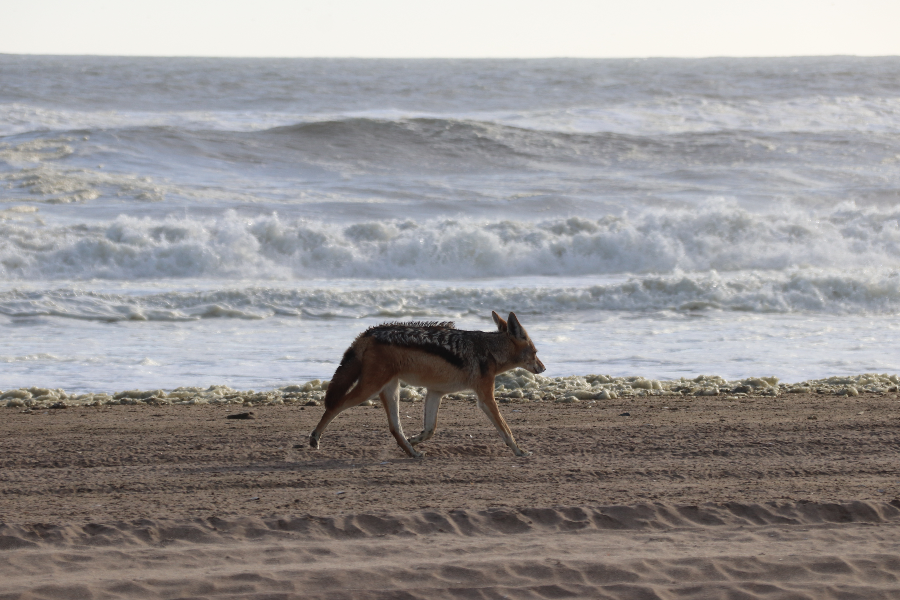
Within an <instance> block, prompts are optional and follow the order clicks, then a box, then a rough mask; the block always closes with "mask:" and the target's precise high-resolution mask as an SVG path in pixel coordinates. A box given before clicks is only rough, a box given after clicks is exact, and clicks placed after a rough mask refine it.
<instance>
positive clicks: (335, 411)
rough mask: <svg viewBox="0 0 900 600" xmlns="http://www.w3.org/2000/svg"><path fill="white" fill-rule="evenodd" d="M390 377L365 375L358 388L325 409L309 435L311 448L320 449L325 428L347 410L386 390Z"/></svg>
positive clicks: (361, 378) (377, 374) (358, 382)
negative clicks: (320, 441)
mask: <svg viewBox="0 0 900 600" xmlns="http://www.w3.org/2000/svg"><path fill="white" fill-rule="evenodd" d="M388 381H389V379H388V376H385V375H383V374H381V373H377V372H376V373H375V374H371V373H368V374H367V373H363V375H362V376H361V377H360V379H359V381H357V383H356V386H355V387H354V388H353V389H352V390H350V391H349V392H347V394H346V395H345V396H344V397H343V398H340V399H339V400H337V402H335V404H334V405H333V406H331V407H328V406H326V407H325V413H324V414H323V415H322V418H321V419H319V424H318V425H316V428H315V429H313V431H312V433H311V434H309V445H310V447H311V448H318V447H319V439H321V437H322V434H323V433H324V432H325V428H326V427H328V424H329V423H331V421H332V420H333V419H334V418H335V417H336V416H338V415H339V414H341V413H342V412H344V411H345V410H347V409H348V408H352V407H354V406H358V405H360V404H362V403H363V402H365V401H366V400H368V399H369V398H371V397H372V396H374V395H375V394H377V393H378V392H379V391H381V389H383V388H384V386H385V384H386V383H388Z"/></svg>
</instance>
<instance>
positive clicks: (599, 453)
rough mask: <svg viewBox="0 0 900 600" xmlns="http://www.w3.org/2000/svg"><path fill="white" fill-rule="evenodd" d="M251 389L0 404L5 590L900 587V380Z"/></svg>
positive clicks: (685, 592)
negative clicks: (419, 395) (429, 396)
mask: <svg viewBox="0 0 900 600" xmlns="http://www.w3.org/2000/svg"><path fill="white" fill-rule="evenodd" d="M243 410H247V409H243V408H240V407H237V406H147V405H138V406H103V407H78V408H68V409H58V410H40V411H34V412H32V413H25V412H21V409H2V410H0V415H2V422H0V598H2V599H7V598H54V599H56V598H58V599H75V598H255V599H260V600H261V599H263V598H266V599H269V598H329V599H331V598H348V599H351V598H352V599H357V598H379V599H381V598H384V599H387V598H423V599H442V598H485V599H487V598H570V597H571V598H621V599H638V598H640V599H645V598H666V599H668V598H692V599H693V598H704V599H705V598H723V599H725V598H728V599H732V598H747V599H757V598H759V599H761V598H767V599H768V598H773V599H774V598H779V599H780V598H811V599H825V598H860V599H873V598H900V500H898V497H900V462H898V458H900V453H898V450H900V434H898V431H900V430H898V426H900V398H898V397H897V394H862V395H860V396H859V397H846V396H845V397H836V396H830V395H816V394H791V395H784V396H779V397H763V398H742V399H731V400H729V399H726V398H723V397H696V398H673V397H645V398H634V399H623V400H608V401H603V402H600V403H597V404H595V405H593V406H588V405H587V404H585V403H572V404H560V403H548V402H537V403H508V404H504V405H502V406H501V410H502V412H503V413H504V414H505V415H506V417H507V419H508V421H509V423H510V426H511V427H512V429H513V431H514V433H515V434H516V437H517V439H518V440H519V441H520V443H521V445H522V447H524V448H526V449H529V450H532V451H533V452H534V453H535V455H534V456H533V457H530V458H525V459H520V458H515V457H514V456H513V455H512V453H511V452H510V451H509V450H508V449H507V448H506V447H505V446H504V445H503V443H502V441H501V439H500V437H499V435H497V433H496V432H495V431H494V430H493V428H491V426H490V425H489V424H488V422H487V419H486V418H485V417H484V415H483V414H482V413H481V411H479V410H478V409H477V408H476V407H475V406H474V404H473V403H471V402H468V401H465V400H460V401H445V402H444V407H443V408H442V410H441V415H440V418H439V423H438V433H437V435H436V436H435V438H433V439H432V440H431V441H429V442H427V443H425V444H423V445H422V446H421V448H422V449H424V450H425V451H426V452H427V456H426V457H425V458H424V459H422V460H411V459H407V458H405V457H404V455H403V454H402V453H401V451H400V450H399V449H398V448H397V446H396V444H395V443H394V441H393V439H392V438H391V436H390V434H389V433H388V431H387V426H386V420H385V416H384V412H383V411H382V410H381V409H380V408H378V407H374V408H373V407H360V408H356V409H353V410H351V411H348V412H346V413H344V414H342V415H341V416H340V417H338V419H337V420H335V421H334V422H333V424H332V425H331V427H330V428H329V430H328V431H327V432H326V434H325V436H324V437H323V439H322V449H321V450H318V451H314V450H310V449H308V448H306V447H300V448H294V445H295V444H298V443H300V444H303V445H305V442H306V436H307V434H308V433H309V431H310V430H311V429H312V427H313V425H314V424H315V422H316V421H317V420H318V417H319V416H320V414H321V412H322V410H323V409H322V408H321V407H302V408H301V407H299V406H266V407H254V408H252V409H250V410H253V411H254V412H255V413H256V417H257V418H256V419H253V420H234V419H226V418H225V417H226V415H227V414H229V413H234V412H240V411H243ZM421 410H422V405H421V404H403V405H402V414H403V415H404V418H403V422H404V425H405V427H406V430H407V434H413V433H418V429H419V426H420V422H421ZM626 412H627V413H629V416H624V415H622V413H626ZM406 415H409V416H408V417H407V416H406Z"/></svg>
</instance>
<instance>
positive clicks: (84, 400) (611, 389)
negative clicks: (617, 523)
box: [0, 369, 900, 409]
mask: <svg viewBox="0 0 900 600" xmlns="http://www.w3.org/2000/svg"><path fill="white" fill-rule="evenodd" d="M328 384H329V382H328V381H322V380H319V379H313V380H311V381H307V382H305V383H303V384H300V385H297V384H292V385H287V386H283V387H280V388H276V389H273V390H265V391H256V390H235V389H233V388H231V387H229V386H227V385H211V386H209V387H206V388H204V387H179V388H176V389H174V390H162V389H157V390H126V391H119V392H96V393H86V394H69V393H67V392H66V391H65V390H63V389H59V388H56V389H53V388H45V387H23V388H16V389H11V390H6V391H0V405H2V404H5V406H6V407H8V408H24V409H45V408H50V409H52V408H68V407H70V406H104V405H116V404H150V405H164V404H183V405H197V404H242V405H247V406H253V405H283V404H298V403H302V404H306V405H309V406H318V405H320V404H321V402H322V400H323V399H324V397H325V391H326V390H327V389H328ZM897 391H900V376H898V375H896V374H895V375H889V374H887V373H883V374H877V373H866V374H861V375H849V376H840V377H838V376H836V377H829V378H825V379H813V380H808V381H801V382H798V383H780V382H779V380H778V378H777V377H747V378H744V379H737V380H732V381H728V380H726V379H724V378H722V377H719V376H715V375H700V376H698V377H694V378H692V379H688V378H684V377H682V378H680V379H673V380H659V379H647V378H645V377H641V376H630V377H617V376H613V375H586V376H577V375H573V376H569V377H544V376H541V375H534V374H532V373H529V372H528V371H526V370H524V369H515V370H513V371H510V372H508V373H503V374H501V375H499V376H498V377H497V378H496V380H495V387H494V393H495V396H496V397H497V398H498V399H499V400H500V401H501V402H512V401H515V402H542V401H555V402H564V403H575V402H595V401H598V400H611V399H617V398H620V397H622V398H627V397H644V396H673V397H690V396H720V395H721V396H726V397H731V398H734V399H738V398H746V397H754V396H779V395H782V394H795V393H819V394H828V395H836V396H859V395H860V393H869V394H885V393H890V392H897ZM449 396H450V397H453V398H466V397H471V398H474V396H471V394H466V393H460V394H450V395H449ZM424 397H425V389H424V388H419V387H414V386H408V385H406V384H402V386H401V389H400V399H401V401H405V402H420V401H422V400H423V399H424ZM366 402H367V403H369V404H371V401H370V400H367V401H366Z"/></svg>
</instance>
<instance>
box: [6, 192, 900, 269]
mask: <svg viewBox="0 0 900 600" xmlns="http://www.w3.org/2000/svg"><path fill="white" fill-rule="evenodd" d="M873 265H877V266H879V268H881V269H888V270H891V269H898V268H900V207H893V208H888V209H879V208H860V207H857V206H855V205H853V204H851V203H847V204H844V205H841V206H838V207H835V208H830V209H827V210H822V211H819V212H813V211H809V210H798V211H792V210H790V209H785V210H783V211H781V212H778V213H771V214H759V213H753V212H749V211H746V210H743V209H741V208H739V207H737V206H735V205H734V204H733V203H731V202H727V201H715V202H710V203H707V204H706V205H704V206H702V207H700V208H694V209H666V210H646V211H643V212H641V213H639V214H636V215H634V216H609V215H608V216H605V217H602V218H600V219H595V218H585V217H571V218H568V219H556V220H547V221H541V222H528V221H512V220H509V221H474V220H449V219H443V220H432V221H421V222H413V221H403V220H391V221H370V222H360V223H356V224H350V225H347V224H335V223H325V222H316V221H311V220H306V219H293V220H292V219H287V218H281V217H279V216H277V215H269V216H263V217H256V218H247V217H243V216H240V215H238V214H237V213H234V212H230V213H227V214H226V215H225V216H223V217H220V218H215V217H210V218H202V217H201V218H194V217H192V218H184V217H175V216H170V217H166V218H150V217H147V218H136V217H130V216H124V215H123V216H120V217H118V218H116V219H114V220H112V221H108V222H99V223H97V222H92V223H88V224H76V225H53V226H50V225H43V224H41V223H39V222H38V223H33V222H28V221H22V220H16V219H7V220H0V276H2V277H3V278H5V279H9V280H23V281H25V280H90V279H106V280H135V279H138V280H139V279H165V278H224V279H226V280H229V279H230V280H235V279H272V280H305V279H312V278H320V277H326V278H362V279H435V280H445V279H459V278H485V277H517V276H587V275H621V274H672V273H679V272H711V271H715V272H725V273H727V272H739V271H747V270H769V271H774V272H786V271H789V270H791V269H797V268H821V269H837V270H857V269H863V268H867V267H870V266H873Z"/></svg>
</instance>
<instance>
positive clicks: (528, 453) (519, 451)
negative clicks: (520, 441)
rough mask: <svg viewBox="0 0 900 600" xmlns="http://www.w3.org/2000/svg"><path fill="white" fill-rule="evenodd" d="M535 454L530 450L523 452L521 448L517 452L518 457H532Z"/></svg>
mask: <svg viewBox="0 0 900 600" xmlns="http://www.w3.org/2000/svg"><path fill="white" fill-rule="evenodd" d="M533 454H534V452H529V451H528V450H522V449H521V448H519V449H518V450H516V456H532V455H533Z"/></svg>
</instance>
